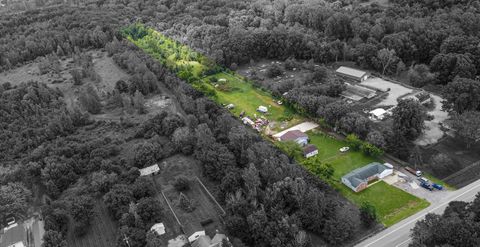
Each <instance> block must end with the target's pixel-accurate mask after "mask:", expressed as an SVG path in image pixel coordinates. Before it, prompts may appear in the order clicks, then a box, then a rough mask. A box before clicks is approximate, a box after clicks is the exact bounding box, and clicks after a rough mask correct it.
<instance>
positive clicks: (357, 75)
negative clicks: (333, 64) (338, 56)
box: [335, 66, 370, 82]
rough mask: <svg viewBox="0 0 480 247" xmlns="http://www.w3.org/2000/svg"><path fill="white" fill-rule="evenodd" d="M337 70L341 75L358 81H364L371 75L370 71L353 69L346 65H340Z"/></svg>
mask: <svg viewBox="0 0 480 247" xmlns="http://www.w3.org/2000/svg"><path fill="white" fill-rule="evenodd" d="M335 72H336V73H337V75H339V76H342V77H345V78H347V79H351V80H354V81H356V82H363V81H365V80H366V79H368V77H369V76H370V73H368V72H366V71H363V70H358V69H353V68H350V67H345V66H340V68H338V69H337V70H336V71H335Z"/></svg>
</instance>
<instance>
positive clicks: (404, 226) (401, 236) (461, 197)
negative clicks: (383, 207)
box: [356, 180, 480, 247]
mask: <svg viewBox="0 0 480 247" xmlns="http://www.w3.org/2000/svg"><path fill="white" fill-rule="evenodd" d="M478 192H480V180H477V181H475V182H473V183H471V184H469V185H468V186H466V187H463V188H462V189H459V190H456V191H454V192H452V193H451V194H450V195H449V196H448V197H446V198H444V200H443V201H442V202H440V203H437V204H432V205H430V206H429V207H428V208H426V209H424V210H422V211H420V212H418V213H416V214H414V215H412V216H410V217H408V218H406V219H404V220H402V221H400V222H399V223H397V224H395V225H393V226H392V227H390V228H387V229H385V230H383V231H381V232H380V233H378V234H376V235H374V236H373V237H370V238H368V239H366V240H365V241H363V242H361V243H359V244H357V245H356V247H406V246H408V244H409V243H410V241H411V238H410V230H411V229H412V228H413V227H414V226H415V223H416V222H417V221H419V220H422V219H423V218H424V217H425V215H427V214H429V213H436V214H441V213H443V211H444V210H445V208H446V207H447V206H448V204H449V203H450V202H451V201H466V202H471V201H473V200H474V199H475V196H476V195H477V193H478ZM432 193H435V192H432Z"/></svg>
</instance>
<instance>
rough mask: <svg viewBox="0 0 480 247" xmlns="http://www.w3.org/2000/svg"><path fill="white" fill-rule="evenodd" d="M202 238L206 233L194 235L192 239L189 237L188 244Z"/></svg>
mask: <svg viewBox="0 0 480 247" xmlns="http://www.w3.org/2000/svg"><path fill="white" fill-rule="evenodd" d="M201 236H205V231H198V232H195V233H193V234H192V235H190V237H188V242H190V243H193V242H195V240H197V239H198V238H200V237H201Z"/></svg>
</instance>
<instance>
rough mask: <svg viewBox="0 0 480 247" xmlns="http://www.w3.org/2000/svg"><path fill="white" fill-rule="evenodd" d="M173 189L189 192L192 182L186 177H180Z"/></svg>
mask: <svg viewBox="0 0 480 247" xmlns="http://www.w3.org/2000/svg"><path fill="white" fill-rule="evenodd" d="M173 187H175V189H176V190H178V191H185V190H188V189H190V180H189V179H188V178H187V177H186V176H183V175H180V176H178V177H176V178H175V181H174V182H173Z"/></svg>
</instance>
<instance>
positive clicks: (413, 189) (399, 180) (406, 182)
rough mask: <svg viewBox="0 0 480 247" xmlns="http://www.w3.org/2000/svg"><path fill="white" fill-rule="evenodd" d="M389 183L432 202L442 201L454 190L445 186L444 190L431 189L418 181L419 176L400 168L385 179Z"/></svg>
mask: <svg viewBox="0 0 480 247" xmlns="http://www.w3.org/2000/svg"><path fill="white" fill-rule="evenodd" d="M385 182H387V183H390V182H393V183H391V185H393V186H395V187H397V188H399V189H401V190H404V191H406V192H408V193H410V194H412V195H415V196H417V197H420V198H423V199H425V200H427V201H429V202H430V203H432V204H434V203H439V202H441V201H442V198H445V197H446V196H449V195H450V194H451V193H452V191H449V190H447V189H446V188H444V189H443V190H436V189H434V190H433V191H429V190H427V189H425V188H423V187H421V186H420V182H419V181H418V177H417V176H415V175H413V174H411V173H409V172H407V171H406V170H405V169H403V168H400V169H399V170H395V174H394V175H393V176H391V177H390V178H388V179H387V181H385Z"/></svg>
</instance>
